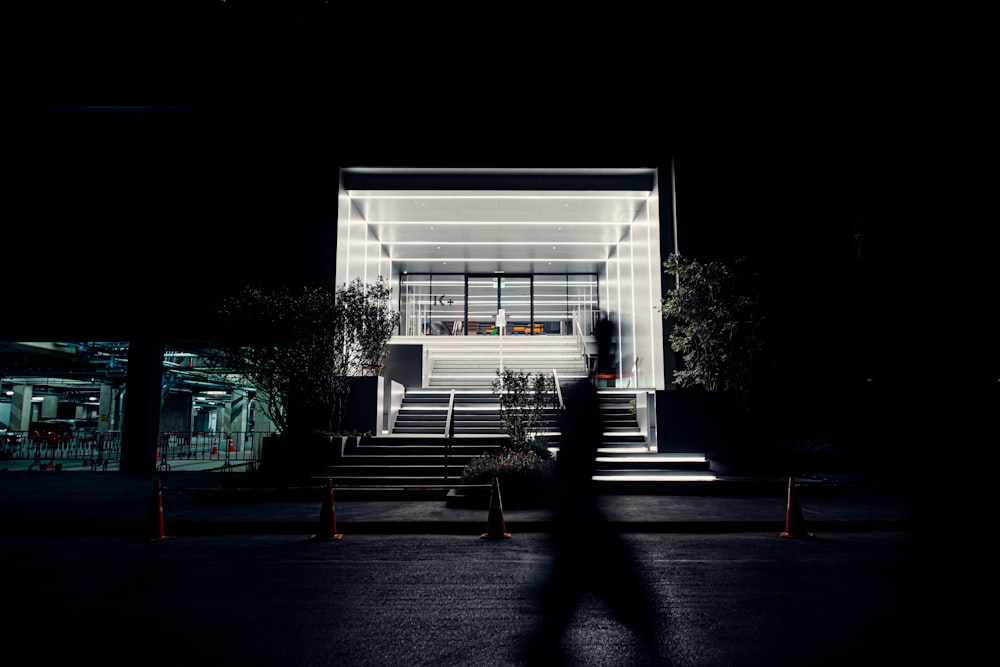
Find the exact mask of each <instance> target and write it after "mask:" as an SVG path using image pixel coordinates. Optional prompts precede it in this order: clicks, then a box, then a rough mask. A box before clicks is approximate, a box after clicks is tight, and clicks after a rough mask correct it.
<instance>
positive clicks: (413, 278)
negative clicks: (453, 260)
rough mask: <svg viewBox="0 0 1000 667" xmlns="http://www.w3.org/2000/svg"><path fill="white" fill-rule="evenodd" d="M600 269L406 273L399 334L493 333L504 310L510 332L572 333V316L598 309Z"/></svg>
mask: <svg viewBox="0 0 1000 667" xmlns="http://www.w3.org/2000/svg"><path fill="white" fill-rule="evenodd" d="M599 308H600V304H599V302H598V282H597V274H593V273H583V274H531V275H482V274H404V275H403V276H401V277H400V282H399V313H400V332H399V333H400V335H403V336H454V335H468V336H476V335H480V336H481V335H495V334H496V333H497V329H496V315H497V312H498V311H499V310H500V309H503V311H504V313H505V315H506V321H507V330H506V333H507V334H509V335H541V334H555V335H560V334H562V335H570V334H572V333H573V319H574V316H577V317H578V321H590V317H591V313H593V312H595V311H597V310H599Z"/></svg>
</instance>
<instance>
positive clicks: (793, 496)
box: [780, 477, 813, 537]
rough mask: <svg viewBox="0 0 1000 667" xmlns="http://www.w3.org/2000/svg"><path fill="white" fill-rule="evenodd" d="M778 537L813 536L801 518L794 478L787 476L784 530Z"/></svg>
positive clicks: (800, 507) (800, 506)
mask: <svg viewBox="0 0 1000 667" xmlns="http://www.w3.org/2000/svg"><path fill="white" fill-rule="evenodd" d="M780 537H813V534H812V533H810V532H808V531H807V530H806V522H805V519H803V518H802V505H801V504H799V494H798V493H797V492H796V491H795V478H794V477H789V478H788V508H787V509H786V510H785V530H784V531H783V532H782V533H781V535H780Z"/></svg>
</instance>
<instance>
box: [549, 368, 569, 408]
mask: <svg viewBox="0 0 1000 667" xmlns="http://www.w3.org/2000/svg"><path fill="white" fill-rule="evenodd" d="M552 383H553V384H554V385H555V389H556V398H558V399H559V409H560V410H562V409H564V408H565V407H566V404H565V403H563V395H562V387H561V386H560V384H559V373H557V372H556V369H554V368H553V369H552Z"/></svg>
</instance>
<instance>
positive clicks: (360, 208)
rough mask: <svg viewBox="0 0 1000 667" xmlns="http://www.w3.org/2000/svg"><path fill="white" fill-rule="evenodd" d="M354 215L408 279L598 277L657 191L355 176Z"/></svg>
mask: <svg viewBox="0 0 1000 667" xmlns="http://www.w3.org/2000/svg"><path fill="white" fill-rule="evenodd" d="M344 180H345V183H344V187H345V190H346V192H347V195H348V196H349V198H350V201H351V206H352V210H351V215H352V217H353V216H357V217H358V218H360V219H361V220H363V221H364V222H365V224H366V225H367V226H368V229H369V230H370V232H371V233H372V235H373V236H374V237H375V238H376V239H378V242H379V244H380V245H381V246H382V248H383V250H384V252H385V253H386V255H387V256H388V257H390V258H391V261H392V262H393V263H394V264H395V265H396V268H397V269H398V270H399V271H400V272H404V271H408V272H410V273H425V272H462V273H465V272H468V273H473V272H486V273H492V272H495V271H507V272H512V273H514V272H516V273H522V272H523V273H548V272H554V273H562V272H596V271H598V270H599V267H601V266H602V265H603V264H604V263H605V262H606V261H607V259H608V257H609V256H610V254H611V252H612V249H613V248H614V246H615V245H616V244H617V243H618V242H619V241H620V240H621V239H622V238H623V237H624V236H626V234H627V233H628V229H629V226H630V225H631V224H632V222H633V221H634V220H635V219H636V218H637V216H639V215H640V213H641V212H642V211H643V210H644V208H645V207H646V206H647V203H648V200H649V198H650V196H651V195H652V194H653V191H654V188H655V172H654V170H651V169H628V170H623V169H619V170H613V169H612V170H475V169H471V170H469V169H464V170H440V169H439V170H424V169H411V170H394V169H348V170H345V173H344Z"/></svg>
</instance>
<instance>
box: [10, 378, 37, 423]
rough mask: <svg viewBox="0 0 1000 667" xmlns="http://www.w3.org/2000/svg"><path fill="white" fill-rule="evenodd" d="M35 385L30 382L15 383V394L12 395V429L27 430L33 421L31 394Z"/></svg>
mask: <svg viewBox="0 0 1000 667" xmlns="http://www.w3.org/2000/svg"><path fill="white" fill-rule="evenodd" d="M32 393H33V387H32V386H31V385H30V384H17V385H14V395H13V396H11V397H10V424H8V426H9V428H10V430H12V431H27V430H28V425H29V424H30V423H31V396H32Z"/></svg>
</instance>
